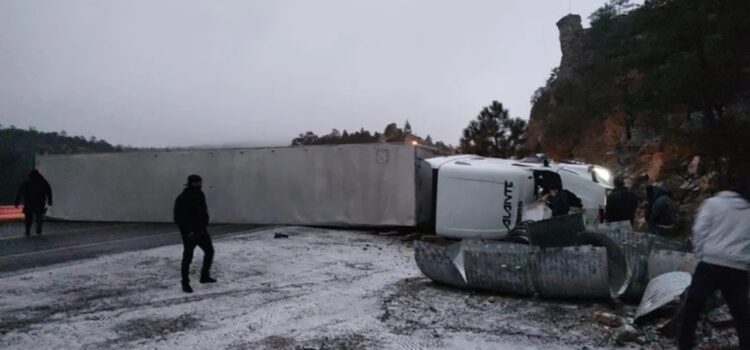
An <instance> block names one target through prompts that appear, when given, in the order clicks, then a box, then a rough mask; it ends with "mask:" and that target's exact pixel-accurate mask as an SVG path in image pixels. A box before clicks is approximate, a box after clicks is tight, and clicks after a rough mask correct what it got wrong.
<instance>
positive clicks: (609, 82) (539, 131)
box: [526, 0, 750, 233]
mask: <svg viewBox="0 0 750 350" xmlns="http://www.w3.org/2000/svg"><path fill="white" fill-rule="evenodd" d="M747 18H750V2H748V1H745V0H726V1H724V0H710V1H704V0H651V1H646V3H645V4H644V5H642V6H640V7H637V8H634V7H633V6H630V5H628V4H627V1H618V0H612V1H610V3H609V4H607V5H605V6H604V7H602V8H601V9H599V10H598V11H596V12H595V13H594V14H592V15H591V17H590V19H591V27H590V28H583V27H582V26H581V18H580V16H578V15H568V16H565V17H563V18H562V19H561V20H560V21H559V22H558V23H557V26H558V28H559V31H560V46H561V50H562V59H561V62H560V66H559V67H558V68H556V69H555V70H553V72H552V75H551V76H550V78H549V80H548V81H547V83H546V84H545V86H543V87H541V88H539V90H537V92H536V93H535V94H534V96H533V97H532V103H533V106H532V111H531V116H530V129H529V134H528V136H529V137H528V143H527V145H526V147H527V148H528V149H535V150H539V149H541V150H544V151H545V152H546V153H548V154H549V155H551V156H552V157H553V158H581V159H585V160H587V161H591V162H596V163H602V164H606V165H608V166H610V167H612V168H614V169H615V170H617V171H618V172H620V173H623V174H625V175H627V176H628V177H629V178H630V179H631V180H632V182H633V183H634V185H635V187H636V189H639V188H640V186H642V185H645V184H647V183H662V184H665V185H667V186H669V187H670V188H671V189H672V190H674V191H675V192H676V195H677V199H678V200H679V201H680V202H681V204H682V207H681V212H680V219H681V223H682V230H681V231H682V233H685V232H686V229H685V228H686V225H687V224H688V223H689V222H690V221H691V219H692V218H691V216H692V212H693V211H694V209H695V207H696V205H697V204H698V203H699V202H700V201H701V200H702V199H703V198H705V197H706V196H708V195H710V193H711V192H712V191H714V190H715V189H716V188H717V185H718V179H720V178H722V177H723V176H725V175H727V174H746V175H748V174H750V137H748V136H750V40H748V34H747V33H750V21H748V20H747Z"/></svg>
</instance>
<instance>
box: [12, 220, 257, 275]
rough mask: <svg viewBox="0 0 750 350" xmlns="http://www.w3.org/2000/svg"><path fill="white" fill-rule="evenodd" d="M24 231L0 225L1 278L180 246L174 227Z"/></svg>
mask: <svg viewBox="0 0 750 350" xmlns="http://www.w3.org/2000/svg"><path fill="white" fill-rule="evenodd" d="M258 227H259V226H257V225H212V226H210V227H209V229H208V231H209V233H210V234H211V237H212V238H214V239H216V238H218V237H221V236H226V235H231V234H235V233H241V232H247V231H251V230H253V229H257V228H258ZM23 231H24V228H23V223H21V222H0V274H8V273H13V272H17V271H21V270H26V269H30V268H36V267H42V266H47V265H52V264H59V263H65V262H69V261H74V260H79V259H87V258H93V257H96V256H100V255H104V254H113V253H121V252H127V251H134V250H142V249H149V248H155V247H160V246H164V245H170V244H178V243H181V242H182V240H181V238H180V233H179V231H178V230H177V227H175V226H174V225H173V224H140V223H78V222H47V223H45V227H44V233H43V234H42V235H36V234H34V233H33V229H32V236H31V237H25V236H24V235H23Z"/></svg>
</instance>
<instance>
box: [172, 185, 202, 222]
mask: <svg viewBox="0 0 750 350" xmlns="http://www.w3.org/2000/svg"><path fill="white" fill-rule="evenodd" d="M208 221H209V216H208V206H207V205H206V196H205V195H204V194H203V191H201V189H200V188H197V187H191V186H188V187H185V190H183V191H182V193H180V195H179V196H177V199H176V200H175V202H174V222H175V223H176V224H177V226H179V227H180V228H181V229H185V230H189V231H194V230H200V229H205V228H206V226H208Z"/></svg>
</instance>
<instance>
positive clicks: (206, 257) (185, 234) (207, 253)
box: [174, 175, 216, 293]
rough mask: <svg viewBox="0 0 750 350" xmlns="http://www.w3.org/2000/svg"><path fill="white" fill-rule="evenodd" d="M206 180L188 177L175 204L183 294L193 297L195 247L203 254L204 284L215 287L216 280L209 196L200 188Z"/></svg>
mask: <svg viewBox="0 0 750 350" xmlns="http://www.w3.org/2000/svg"><path fill="white" fill-rule="evenodd" d="M202 186H203V180H202V179H201V177H200V176H198V175H190V176H188V181H187V184H186V185H185V189H184V190H183V191H182V193H181V194H180V195H179V196H177V199H176V200H175V203H174V222H175V223H176V224H177V227H179V228H180V234H181V235H182V244H183V248H184V250H183V252H182V268H181V273H182V290H183V291H184V292H185V293H192V292H193V288H191V287H190V276H189V275H190V263H192V261H193V251H195V247H196V246H198V247H201V249H202V250H203V266H202V268H201V278H200V282H201V283H214V282H216V279H213V278H211V274H210V270H211V263H212V262H213V259H214V246H213V244H212V243H211V237H210V236H209V235H208V231H207V230H206V227H207V226H208V221H209V217H208V207H207V205H206V196H205V195H204V194H203V191H202V190H201V187H202Z"/></svg>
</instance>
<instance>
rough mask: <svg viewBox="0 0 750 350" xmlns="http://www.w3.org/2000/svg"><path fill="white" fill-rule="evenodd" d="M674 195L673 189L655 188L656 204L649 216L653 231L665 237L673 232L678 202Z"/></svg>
mask: <svg viewBox="0 0 750 350" xmlns="http://www.w3.org/2000/svg"><path fill="white" fill-rule="evenodd" d="M672 197H673V195H672V191H669V190H668V189H665V188H662V187H657V188H655V189H654V198H655V200H654V206H653V207H652V208H651V214H650V216H649V224H650V226H651V229H652V231H651V232H652V233H654V234H657V235H660V236H665V237H666V236H669V235H670V234H671V232H672V228H673V227H674V219H675V215H676V213H677V203H675V201H674V199H672Z"/></svg>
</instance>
